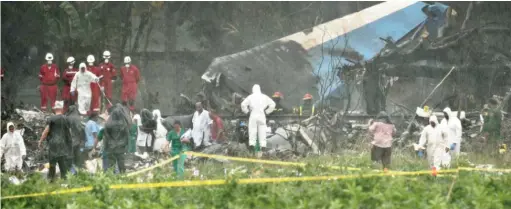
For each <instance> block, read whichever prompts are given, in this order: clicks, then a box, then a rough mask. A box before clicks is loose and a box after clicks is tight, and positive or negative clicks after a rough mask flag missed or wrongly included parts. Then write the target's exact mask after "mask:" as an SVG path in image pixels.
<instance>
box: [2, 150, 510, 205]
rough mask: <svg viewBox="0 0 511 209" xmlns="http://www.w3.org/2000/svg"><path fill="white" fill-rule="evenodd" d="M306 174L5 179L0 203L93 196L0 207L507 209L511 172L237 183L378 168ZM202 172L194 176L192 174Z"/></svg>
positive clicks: (402, 155) (236, 168)
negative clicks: (21, 181)
mask: <svg viewBox="0 0 511 209" xmlns="http://www.w3.org/2000/svg"><path fill="white" fill-rule="evenodd" d="M506 159H509V153H508V155H506V156H504V157H501V158H499V159H493V160H492V161H490V159H489V158H488V157H487V156H485V155H474V156H470V157H469V158H467V157H462V158H461V159H459V160H457V161H456V162H454V163H453V164H455V165H454V166H453V167H457V166H460V167H461V166H463V167H464V166H468V165H469V164H470V163H469V161H470V162H472V163H478V164H481V163H493V164H497V166H498V167H503V166H505V165H506V164H507V163H506V162H509V161H508V160H506ZM302 162H306V163H308V164H307V166H306V167H285V166H275V165H262V164H255V163H242V162H232V163H228V164H222V163H219V162H217V161H214V160H209V161H205V162H201V163H197V164H195V165H190V167H189V168H190V169H188V170H187V172H186V181H190V180H192V181H193V180H201V179H202V180H213V179H222V180H225V181H226V182H227V183H226V184H225V185H217V186H196V187H185V188H176V187H173V188H153V189H120V190H113V189H110V188H109V185H113V184H126V183H139V182H145V183H148V182H169V181H178V180H177V179H176V177H175V176H174V173H173V172H172V170H171V165H170V164H169V165H167V166H164V167H161V168H157V169H155V170H152V171H149V172H148V173H145V174H141V175H139V176H136V177H129V178H128V177H120V176H116V175H113V174H96V175H89V174H85V173H81V174H79V175H77V176H71V177H70V178H69V179H68V180H67V181H60V182H57V183H55V184H49V183H47V181H46V180H44V179H42V178H41V177H40V175H34V176H32V177H30V178H29V180H28V182H25V183H24V184H22V185H18V186H15V185H10V184H7V179H6V178H7V176H5V175H4V176H2V196H3V197H4V196H8V195H17V194H26V193H34V192H44V191H54V190H58V189H65V188H64V187H63V186H62V185H61V184H66V185H69V186H68V188H78V187H83V186H92V191H88V192H82V193H74V194H63V195H53V196H45V197H32V198H21V199H3V200H2V203H1V206H2V208H68V209H72V208H141V209H143V208H151V209H156V208H237V209H238V208H280V209H283V208H311V209H312V208H314V209H315V208H438V209H439V208H511V189H510V188H511V173H507V174H506V173H503V174H499V173H490V172H474V171H460V172H459V173H452V174H441V175H439V176H438V177H433V176H432V175H430V174H426V175H420V176H399V175H397V174H396V175H392V173H389V174H387V175H386V176H383V177H364V178H355V177H356V176H351V177H352V178H348V179H337V180H334V179H330V180H325V181H302V182H286V183H264V184H241V183H236V180H239V179H247V178H248V179H250V178H252V179H255V178H266V177H300V176H302V177H303V176H330V175H361V174H375V173H376V172H375V171H373V170H374V169H379V165H377V164H373V163H372V162H370V160H369V153H367V152H353V151H350V152H346V153H343V154H340V155H335V156H332V155H331V156H317V157H310V158H307V159H302ZM319 165H339V166H349V167H357V168H361V169H362V170H361V171H348V170H331V169H326V168H324V167H320V166H319ZM193 168H195V169H197V170H198V171H199V174H198V175H197V176H194V175H193V171H192V169H193ZM417 170H427V163H426V162H425V160H424V159H419V158H417V157H415V156H413V155H412V154H411V153H407V152H400V151H395V152H394V153H393V162H392V171H396V172H397V171H417Z"/></svg>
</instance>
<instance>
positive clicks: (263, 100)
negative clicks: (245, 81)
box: [241, 84, 275, 150]
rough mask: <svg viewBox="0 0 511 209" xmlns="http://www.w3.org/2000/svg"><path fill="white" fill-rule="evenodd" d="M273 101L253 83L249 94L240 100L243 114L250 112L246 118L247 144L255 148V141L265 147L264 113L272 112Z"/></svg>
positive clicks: (273, 107)
mask: <svg viewBox="0 0 511 209" xmlns="http://www.w3.org/2000/svg"><path fill="white" fill-rule="evenodd" d="M274 109H275V102H274V101H273V100H272V99H271V98H270V97H268V96H267V95H265V94H263V93H261V87H260V86H259V85H258V84H255V85H254V86H253V87H252V94H250V95H249V96H248V97H247V98H245V100H243V102H241V110H242V111H243V113H245V114H249V113H250V118H249V119H248V135H249V146H250V147H252V149H254V150H255V146H256V142H257V140H259V146H260V147H261V148H263V149H265V148H266V115H268V114H270V113H272V112H273V110H274Z"/></svg>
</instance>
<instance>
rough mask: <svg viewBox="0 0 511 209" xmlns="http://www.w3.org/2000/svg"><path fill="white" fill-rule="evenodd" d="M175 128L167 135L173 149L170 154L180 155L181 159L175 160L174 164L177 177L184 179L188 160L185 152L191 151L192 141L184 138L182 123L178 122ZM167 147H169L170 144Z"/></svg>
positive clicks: (175, 123)
mask: <svg viewBox="0 0 511 209" xmlns="http://www.w3.org/2000/svg"><path fill="white" fill-rule="evenodd" d="M173 126H174V129H173V130H171V131H170V132H169V133H168V134H167V141H168V142H169V143H170V144H171V147H172V151H171V152H170V154H171V156H172V157H174V156H176V155H180V157H179V158H178V159H177V160H174V162H172V164H173V167H174V171H175V172H176V174H177V176H178V177H179V178H183V177H184V172H185V160H186V155H185V154H184V152H186V151H188V150H190V146H189V143H190V139H188V138H186V137H183V135H184V134H185V130H184V129H183V128H181V122H179V121H178V120H176V121H175V122H174V124H173ZM166 146H167V147H168V144H167V145H166Z"/></svg>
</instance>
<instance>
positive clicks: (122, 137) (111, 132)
mask: <svg viewBox="0 0 511 209" xmlns="http://www.w3.org/2000/svg"><path fill="white" fill-rule="evenodd" d="M103 137H104V141H103V147H104V149H103V155H104V156H106V158H107V164H106V166H105V168H104V170H105V171H106V170H107V169H110V168H112V167H114V166H115V165H116V164H117V165H118V166H119V172H120V173H124V172H126V167H125V165H124V153H125V152H126V150H127V148H128V146H127V145H128V140H129V121H127V120H126V116H125V115H124V112H123V111H122V110H121V109H114V110H113V111H112V113H111V115H110V118H109V119H108V121H107V122H106V124H105V128H104V129H103ZM96 144H97V141H96Z"/></svg>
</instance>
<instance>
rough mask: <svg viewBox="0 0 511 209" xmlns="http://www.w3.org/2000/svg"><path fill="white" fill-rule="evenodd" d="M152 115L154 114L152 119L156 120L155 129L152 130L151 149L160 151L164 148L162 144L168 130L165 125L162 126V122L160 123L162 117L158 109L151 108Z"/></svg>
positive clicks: (165, 140)
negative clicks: (153, 137) (152, 145)
mask: <svg viewBox="0 0 511 209" xmlns="http://www.w3.org/2000/svg"><path fill="white" fill-rule="evenodd" d="M153 116H154V120H156V130H155V132H154V136H155V141H154V147H153V151H154V152H161V151H162V150H163V148H164V145H165V144H166V142H167V139H166V137H167V133H168V131H167V129H166V128H165V126H163V123H162V120H163V118H161V113H160V110H153Z"/></svg>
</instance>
